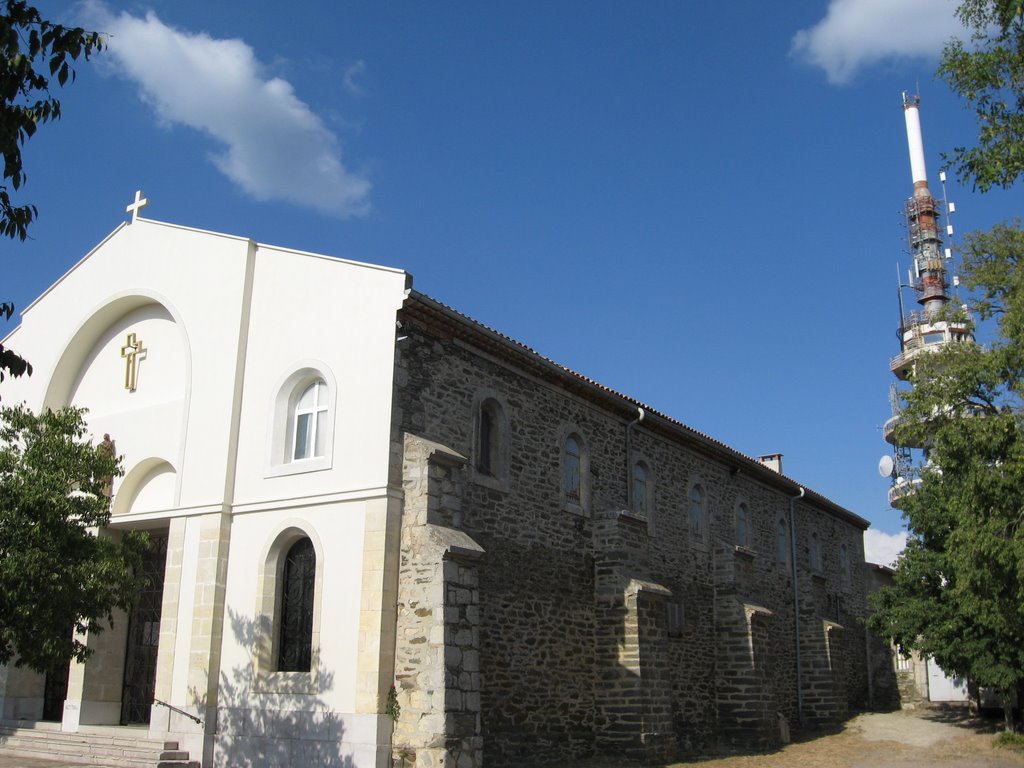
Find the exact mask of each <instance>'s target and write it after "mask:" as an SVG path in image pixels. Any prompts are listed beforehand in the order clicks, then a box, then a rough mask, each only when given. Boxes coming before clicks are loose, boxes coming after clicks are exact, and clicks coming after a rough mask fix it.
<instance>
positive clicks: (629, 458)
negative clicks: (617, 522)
mask: <svg viewBox="0 0 1024 768" xmlns="http://www.w3.org/2000/svg"><path fill="white" fill-rule="evenodd" d="M646 415H647V414H646V413H645V412H644V409H643V408H641V407H639V406H637V409H636V418H635V419H633V421H631V422H629V424H627V425H626V507H625V508H626V509H631V507H630V505H631V504H632V503H633V443H632V440H631V439H630V435H632V433H633V427H635V426H636V425H637V424H639V423H640V422H641V421H643V420H644V416H646Z"/></svg>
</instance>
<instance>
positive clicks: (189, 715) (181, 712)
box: [153, 699, 203, 725]
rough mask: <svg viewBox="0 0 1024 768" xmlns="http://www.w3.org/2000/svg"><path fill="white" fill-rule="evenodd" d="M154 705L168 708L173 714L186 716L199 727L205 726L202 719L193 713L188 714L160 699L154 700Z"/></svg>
mask: <svg viewBox="0 0 1024 768" xmlns="http://www.w3.org/2000/svg"><path fill="white" fill-rule="evenodd" d="M153 703H154V704H157V705H159V706H161V707H167V708H168V709H169V710H171V711H172V712H177V713H178V714H179V715H184V716H185V717H187V718H188V719H189V720H192V721H194V722H195V723H196V724H197V725H202V724H203V721H202V720H201V719H200V718H198V717H196V716H195V715H193V714H192V713H191V712H186V711H185V710H184V709H179V708H178V707H176V706H174V705H173V704H168V703H167V702H166V701H160V699H153Z"/></svg>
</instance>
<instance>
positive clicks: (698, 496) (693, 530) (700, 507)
mask: <svg viewBox="0 0 1024 768" xmlns="http://www.w3.org/2000/svg"><path fill="white" fill-rule="evenodd" d="M705 522H706V521H705V519H704V489H703V488H701V487H700V486H699V485H695V486H693V488H691V489H690V535H691V536H692V537H693V540H694V541H697V542H703V541H704V528H705Z"/></svg>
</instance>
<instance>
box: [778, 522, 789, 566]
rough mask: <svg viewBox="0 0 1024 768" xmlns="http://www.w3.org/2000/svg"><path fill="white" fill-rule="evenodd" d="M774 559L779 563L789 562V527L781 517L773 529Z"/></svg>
mask: <svg viewBox="0 0 1024 768" xmlns="http://www.w3.org/2000/svg"><path fill="white" fill-rule="evenodd" d="M775 557H776V559H777V560H778V561H779V562H780V563H786V562H789V527H788V526H787V525H786V520H785V519H784V518H781V517H780V518H779V523H778V525H777V526H776V527H775Z"/></svg>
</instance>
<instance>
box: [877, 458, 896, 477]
mask: <svg viewBox="0 0 1024 768" xmlns="http://www.w3.org/2000/svg"><path fill="white" fill-rule="evenodd" d="M895 468H896V462H894V461H893V460H892V456H889V455H888V454H886V455H885V456H883V457H882V458H880V459H879V460H878V474H880V475H881V476H882V477H892V471H893V470H894V469H895Z"/></svg>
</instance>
